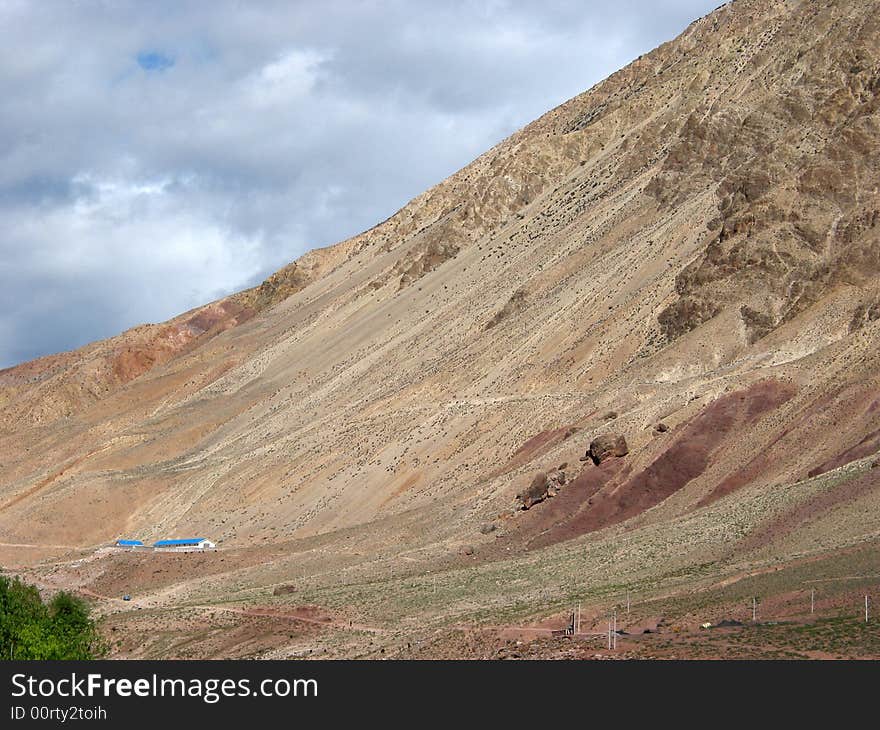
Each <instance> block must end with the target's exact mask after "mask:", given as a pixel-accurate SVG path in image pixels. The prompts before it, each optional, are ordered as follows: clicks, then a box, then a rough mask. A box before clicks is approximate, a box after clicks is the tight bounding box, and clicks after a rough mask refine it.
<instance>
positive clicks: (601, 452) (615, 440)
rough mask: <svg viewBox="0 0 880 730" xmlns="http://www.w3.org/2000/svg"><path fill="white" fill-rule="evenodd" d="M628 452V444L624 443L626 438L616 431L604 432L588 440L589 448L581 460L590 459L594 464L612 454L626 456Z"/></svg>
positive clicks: (599, 462)
mask: <svg viewBox="0 0 880 730" xmlns="http://www.w3.org/2000/svg"><path fill="white" fill-rule="evenodd" d="M628 453H629V446H627V445H626V438H625V437H624V436H622V435H620V434H616V433H606V434H603V435H602V436H598V437H596V438H594V439H593V440H592V441H591V442H590V448H589V449H587V453H586V454H584V456H583V457H582V458H581V461H586V460H587V459H592V461H593V463H594V464H601V463H602V462H603V461H605V460H606V459H608V458H610V457H612V456H626V455H627V454H628Z"/></svg>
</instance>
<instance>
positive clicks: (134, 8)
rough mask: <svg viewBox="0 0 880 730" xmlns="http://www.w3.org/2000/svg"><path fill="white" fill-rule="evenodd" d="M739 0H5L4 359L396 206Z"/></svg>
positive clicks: (316, 241)
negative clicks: (725, 0) (724, 2)
mask: <svg viewBox="0 0 880 730" xmlns="http://www.w3.org/2000/svg"><path fill="white" fill-rule="evenodd" d="M719 2H720V0H643V1H636V0H616V2H613V3H608V2H607V1H606V0H601V1H595V2H594V1H592V0H541V1H540V2H538V1H537V0H533V1H532V2H505V1H504V0H481V1H473V2H452V1H446V2H427V1H425V2H415V1H414V0H400V2H395V1H393V0H389V1H387V2H372V1H359V0H314V1H301V2H295V1H294V0H288V1H286V2H278V3H272V2H223V0H212V2H210V3H208V2H196V1H193V2H179V1H177V0H169V1H168V2H159V1H156V2H149V3H144V2H135V1H132V2H125V1H124V0H103V1H100V0H79V1H78V2H68V1H66V0H65V1H63V0H55V1H53V0H46V1H45V2H43V1H39V2H37V1H36V0H0V158H2V164H0V216H2V219H0V368H2V367H6V366H9V365H12V364H15V363H17V362H21V361H23V360H27V359H30V358H33V357H38V356H40V355H44V354H48V353H51V352H57V351H60V350H67V349H72V348H74V347H78V346H80V345H82V344H85V343H87V342H90V341H92V340H95V339H99V338H103V337H108V336H111V335H114V334H116V333H118V332H120V331H122V330H123V329H126V328H128V327H131V326H133V325H135V324H140V323H143V322H158V321H162V320H164V319H167V318H169V317H171V316H174V315H175V314H179V313H180V312H182V311H185V310H187V309H190V308H192V307H194V306H196V305H198V304H202V303H205V302H208V301H211V300H213V299H216V298H218V297H220V296H223V295H225V294H228V293H230V292H233V291H236V290H239V289H243V288H246V287H248V286H252V285H253V284H255V283H258V282H259V281H261V280H262V279H263V278H265V276H266V275H267V274H269V273H271V272H272V271H274V270H276V269H278V268H279V267H281V266H282V265H284V264H285V263H287V262H289V261H291V260H293V259H295V258H296V257H297V256H299V255H300V254H302V253H303V252H304V251H306V250H308V249H310V248H313V247H316V246H323V245H327V244H329V243H333V242H335V241H337V240H340V239H343V238H346V237H348V236H350V235H353V234H355V233H358V232H360V231H362V230H364V229H366V228H369V227H370V226H372V225H373V224H375V223H377V222H378V221H380V220H382V219H384V218H386V217H388V216H389V215H390V214H392V213H393V212H394V211H395V210H397V209H398V208H400V207H401V206H402V205H404V204H405V203H406V202H407V201H408V200H409V199H410V198H412V197H414V196H415V195H417V194H419V193H420V192H422V191H423V190H424V189H425V188H427V187H429V186H431V185H433V184H435V183H437V182H439V181H440V180H442V179H443V178H445V177H446V176H447V175H449V174H450V173H452V172H454V171H455V170H457V169H458V168H460V167H462V166H464V165H465V164H467V163H468V162H469V161H470V160H472V159H473V158H474V157H476V156H478V155H479V154H480V153H481V152H483V151H485V150H486V149H488V148H489V147H491V146H492V145H494V144H495V143H497V142H498V141H500V140H501V139H503V138H504V137H506V136H507V135H509V134H510V133H511V132H513V131H514V130H516V129H518V128H519V127H521V126H523V125H524V124H526V123H528V122H529V121H531V120H532V119H534V118H536V117H538V116H540V115H541V114H542V113H543V112H545V111H547V110H549V109H550V108H552V107H554V106H556V105H557V104H559V103H561V102H563V101H565V100H566V99H568V98H570V97H572V96H574V95H575V94H578V93H579V92H581V91H583V90H585V89H587V88H589V87H590V86H592V85H593V84H594V83H595V82H597V81H599V80H601V79H602V78H604V77H605V76H607V75H608V74H609V73H611V72H612V71H614V70H616V69H618V68H620V67H621V66H623V65H625V64H626V63H628V62H629V61H631V60H632V59H633V58H635V57H636V56H638V55H639V54H641V53H644V52H646V51H648V50H650V49H651V48H653V47H655V46H657V45H658V44H659V43H661V42H663V41H665V40H668V39H671V38H672V37H674V36H675V35H677V34H678V33H679V32H680V31H681V30H682V29H684V27H685V26H686V25H687V24H688V23H689V22H690V21H691V20H693V19H694V18H697V17H699V16H701V15H704V14H705V13H707V12H709V11H710V10H712V9H713V8H714V7H715V6H716V5H718V4H719Z"/></svg>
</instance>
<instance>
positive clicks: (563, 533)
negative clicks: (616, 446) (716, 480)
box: [523, 380, 795, 547]
mask: <svg viewBox="0 0 880 730" xmlns="http://www.w3.org/2000/svg"><path fill="white" fill-rule="evenodd" d="M794 394H795V389H794V387H793V386H791V385H788V384H786V383H782V382H780V381H777V380H763V381H761V382H759V383H755V384H754V385H752V386H750V387H748V388H746V389H743V390H740V391H736V392H734V393H729V394H727V395H724V396H722V397H720V398H718V399H717V400H715V401H713V402H712V403H710V404H709V405H708V406H707V407H706V408H704V409H703V410H702V411H701V412H700V413H699V414H697V415H696V416H694V417H693V418H692V419H691V420H690V421H689V422H688V423H686V424H685V425H684V427H683V428H681V429H679V430H678V433H677V435H676V438H675V440H674V442H673V443H672V445H671V446H670V447H669V448H668V449H667V450H666V451H664V452H663V453H662V454H660V456H658V457H657V458H656V459H655V460H654V461H653V462H652V463H651V464H650V465H649V466H648V467H647V468H646V469H644V470H642V471H641V472H639V473H638V474H636V475H634V476H632V477H630V478H628V479H627V478H626V477H627V475H628V469H627V470H623V471H622V470H621V467H622V465H623V463H624V461H622V460H620V459H614V460H611V461H608V462H605V463H604V464H602V465H600V466H598V467H589V466H587V467H585V468H584V470H583V471H582V472H581V474H580V475H579V476H578V478H577V479H575V480H574V481H573V482H572V483H571V484H570V485H568V486H567V487H565V488H564V489H563V490H562V491H561V492H560V494H559V496H557V497H556V498H554V499H553V500H549V503H548V504H547V506H546V507H543V508H542V509H541V510H540V512H541V519H540V521H538V520H534V522H532V524H531V526H533V529H534V528H538V530H540V533H539V535H538V536H537V537H535V538H534V539H533V540H532V541H531V542H530V543H529V546H530V547H543V546H545V545H550V544H552V543H556V542H562V541H563V540H569V539H571V538H573V537H576V536H578V535H582V534H585V533H587V532H593V531H595V530H598V529H601V528H603V527H606V526H608V525H612V524H616V523H618V522H622V521H624V520H626V519H629V518H630V517H634V516H636V515H638V514H640V513H641V512H643V511H645V510H646V509H649V508H650V507H653V506H655V505H657V504H660V502H662V501H663V500H665V499H667V498H668V497H669V496H671V495H672V494H674V493H675V492H677V491H678V490H679V489H681V488H682V487H684V486H685V485H686V484H688V482H690V481H691V480H693V479H695V478H696V477H698V476H700V475H701V474H702V473H703V472H704V471H705V470H706V467H707V466H708V465H709V463H710V460H711V458H712V454H713V453H714V452H715V450H716V449H717V448H718V447H719V446H720V445H721V444H723V443H724V442H725V441H727V440H728V439H729V438H731V437H732V436H734V435H735V434H736V433H737V432H739V431H740V430H742V429H744V428H748V427H750V426H752V425H754V424H755V423H756V422H757V421H758V420H759V419H760V418H761V417H762V416H763V415H765V414H766V413H769V412H771V411H773V410H775V409H776V408H778V407H779V406H780V405H782V404H783V403H785V402H786V401H788V400H789V399H791V398H792V397H793V396H794ZM612 477H619V478H616V479H612ZM624 480H625V481H624ZM533 519H534V518H533ZM535 522H537V523H538V524H535ZM528 526H529V523H527V522H526V521H525V520H523V527H524V528H526V529H527V528H528Z"/></svg>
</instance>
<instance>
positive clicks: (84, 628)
mask: <svg viewBox="0 0 880 730" xmlns="http://www.w3.org/2000/svg"><path fill="white" fill-rule="evenodd" d="M102 653H103V644H102V642H101V640H100V637H99V636H98V632H97V630H96V628H95V622H94V621H93V620H92V618H91V617H90V616H89V607H88V606H87V605H86V604H85V602H84V601H82V600H80V599H79V598H76V597H74V596H71V595H70V594H69V593H65V592H64V591H62V592H60V593H57V594H56V595H55V596H54V597H53V598H52V600H51V601H49V603H48V604H46V603H43V600H42V599H41V598H40V594H39V592H38V591H37V589H36V588H35V587H34V586H31V585H27V584H26V583H22V582H21V581H20V580H19V579H18V578H12V579H10V578H7V577H5V576H2V575H0V659H94V658H96V657H97V656H100V655H101V654H102Z"/></svg>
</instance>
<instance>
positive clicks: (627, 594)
mask: <svg viewBox="0 0 880 730" xmlns="http://www.w3.org/2000/svg"><path fill="white" fill-rule="evenodd" d="M626 615H627V616H629V588H627V589H626Z"/></svg>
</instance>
